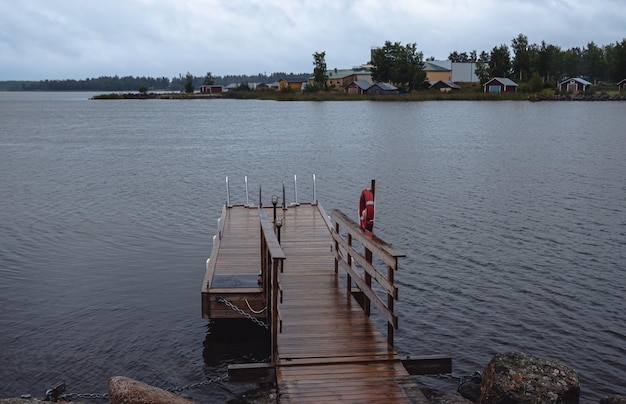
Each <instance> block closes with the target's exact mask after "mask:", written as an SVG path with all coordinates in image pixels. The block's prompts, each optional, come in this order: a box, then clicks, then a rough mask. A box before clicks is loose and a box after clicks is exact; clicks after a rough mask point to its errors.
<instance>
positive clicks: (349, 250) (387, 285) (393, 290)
mask: <svg viewBox="0 0 626 404" xmlns="http://www.w3.org/2000/svg"><path fill="white" fill-rule="evenodd" d="M332 236H333V239H334V240H335V241H337V242H338V243H339V245H340V246H341V248H342V249H343V250H345V251H346V254H345V255H341V254H340V253H339V251H335V258H336V259H337V260H339V261H343V262H345V263H346V265H347V264H348V263H347V262H346V259H347V257H348V255H350V257H352V258H354V260H355V261H356V262H357V263H358V264H359V265H360V266H361V267H362V268H363V270H364V271H365V272H367V273H368V274H370V276H371V277H372V279H374V280H375V281H376V282H377V283H378V284H379V285H380V286H381V287H382V288H383V289H384V290H385V291H386V292H387V293H388V294H390V295H391V296H393V297H394V299H396V300H397V299H398V288H397V287H396V286H395V285H393V284H392V283H391V282H389V279H387V277H386V276H385V275H383V274H382V273H380V272H378V270H377V269H376V268H374V266H373V265H372V264H371V263H369V262H367V260H366V259H365V257H363V256H362V255H361V254H360V253H359V252H358V251H357V250H355V249H354V247H352V246H351V245H348V243H347V242H346V240H344V239H343V237H341V236H339V234H337V233H336V232H333V234H332Z"/></svg>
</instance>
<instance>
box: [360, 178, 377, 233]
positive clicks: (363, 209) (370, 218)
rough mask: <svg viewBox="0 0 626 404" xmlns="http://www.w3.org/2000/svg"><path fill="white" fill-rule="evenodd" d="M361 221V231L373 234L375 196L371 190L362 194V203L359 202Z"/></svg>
mask: <svg viewBox="0 0 626 404" xmlns="http://www.w3.org/2000/svg"><path fill="white" fill-rule="evenodd" d="M359 221H360V223H361V229H362V230H367V231H369V232H372V231H373V230H374V194H373V193H372V190H371V189H370V188H365V189H364V190H363V191H362V192H361V202H359Z"/></svg>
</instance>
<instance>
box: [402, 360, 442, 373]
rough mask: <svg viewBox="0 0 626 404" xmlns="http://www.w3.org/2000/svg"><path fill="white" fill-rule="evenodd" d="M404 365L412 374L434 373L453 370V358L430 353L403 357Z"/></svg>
mask: <svg viewBox="0 0 626 404" xmlns="http://www.w3.org/2000/svg"><path fill="white" fill-rule="evenodd" d="M402 365H403V366H404V368H405V369H406V370H407V372H409V374H410V375H433V374H444V373H451V372H452V358H450V357H448V356H440V355H430V356H415V357H407V358H403V359H402Z"/></svg>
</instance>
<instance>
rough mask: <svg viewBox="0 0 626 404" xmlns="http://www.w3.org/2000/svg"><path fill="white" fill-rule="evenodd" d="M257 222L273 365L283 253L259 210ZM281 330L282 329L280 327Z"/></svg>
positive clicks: (263, 214)
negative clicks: (259, 233)
mask: <svg viewBox="0 0 626 404" xmlns="http://www.w3.org/2000/svg"><path fill="white" fill-rule="evenodd" d="M259 221H260V223H261V274H262V276H263V290H264V293H265V296H269V306H270V308H271V309H270V310H268V318H267V320H268V321H269V322H270V323H271V327H272V331H271V338H272V358H271V360H272V363H275V361H276V357H277V352H278V333H279V331H280V329H279V323H280V322H281V321H282V320H281V319H280V312H279V310H278V303H279V289H280V286H279V279H278V276H279V272H280V270H281V269H282V268H283V261H284V259H285V252H284V251H283V249H282V247H281V246H280V243H279V242H278V239H277V238H276V234H275V233H274V226H273V225H272V223H271V222H270V220H269V219H268V217H267V213H266V212H265V210H264V209H262V208H260V209H259ZM281 328H282V327H281Z"/></svg>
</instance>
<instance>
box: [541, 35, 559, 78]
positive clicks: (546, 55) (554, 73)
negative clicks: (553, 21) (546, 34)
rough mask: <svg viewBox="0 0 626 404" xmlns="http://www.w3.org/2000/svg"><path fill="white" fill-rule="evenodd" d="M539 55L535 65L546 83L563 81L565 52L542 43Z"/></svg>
mask: <svg viewBox="0 0 626 404" xmlns="http://www.w3.org/2000/svg"><path fill="white" fill-rule="evenodd" d="M538 52H539V54H538V57H537V62H536V65H535V69H536V71H537V72H538V73H539V75H540V76H541V77H542V78H543V81H544V82H546V83H550V82H555V81H557V80H560V79H561V75H562V73H561V72H562V71H563V52H561V48H559V47H558V46H554V45H550V44H547V43H546V42H545V41H541V46H540V47H539V51H538Z"/></svg>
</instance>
